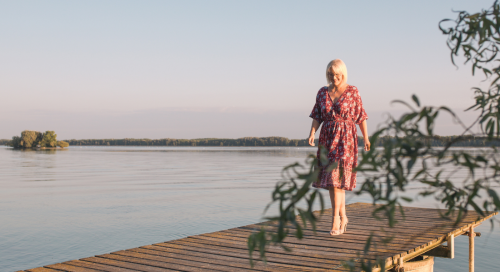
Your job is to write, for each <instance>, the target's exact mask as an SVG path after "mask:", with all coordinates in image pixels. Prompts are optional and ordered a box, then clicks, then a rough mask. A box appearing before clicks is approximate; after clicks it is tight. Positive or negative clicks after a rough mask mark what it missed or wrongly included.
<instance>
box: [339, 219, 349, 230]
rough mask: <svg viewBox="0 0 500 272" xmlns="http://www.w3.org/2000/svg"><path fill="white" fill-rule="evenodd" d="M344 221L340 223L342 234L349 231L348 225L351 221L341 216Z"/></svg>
mask: <svg viewBox="0 0 500 272" xmlns="http://www.w3.org/2000/svg"><path fill="white" fill-rule="evenodd" d="M341 217H342V221H340V234H343V233H344V232H346V231H347V223H349V220H347V216H341Z"/></svg>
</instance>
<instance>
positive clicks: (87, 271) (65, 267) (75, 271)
mask: <svg viewBox="0 0 500 272" xmlns="http://www.w3.org/2000/svg"><path fill="white" fill-rule="evenodd" d="M45 267H47V268H52V269H59V270H62V271H71V272H96V271H97V272H99V271H101V270H96V269H92V268H85V267H79V266H74V265H70V264H62V263H58V264H51V265H47V266H45Z"/></svg>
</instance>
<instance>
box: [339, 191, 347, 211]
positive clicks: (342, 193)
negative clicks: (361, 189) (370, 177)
mask: <svg viewBox="0 0 500 272" xmlns="http://www.w3.org/2000/svg"><path fill="white" fill-rule="evenodd" d="M339 190H342V189H339ZM341 195H342V204H341V205H340V216H347V214H346V212H345V191H344V190H342V192H341Z"/></svg>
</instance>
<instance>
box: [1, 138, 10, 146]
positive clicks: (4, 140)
mask: <svg viewBox="0 0 500 272" xmlns="http://www.w3.org/2000/svg"><path fill="white" fill-rule="evenodd" d="M10 142H11V140H8V139H0V145H8V144H9V143H10Z"/></svg>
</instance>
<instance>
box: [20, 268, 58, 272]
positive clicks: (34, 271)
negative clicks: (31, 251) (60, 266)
mask: <svg viewBox="0 0 500 272" xmlns="http://www.w3.org/2000/svg"><path fill="white" fill-rule="evenodd" d="M25 271H29V272H59V271H61V270H56V269H50V268H45V267H37V268H32V269H28V270H25Z"/></svg>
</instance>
